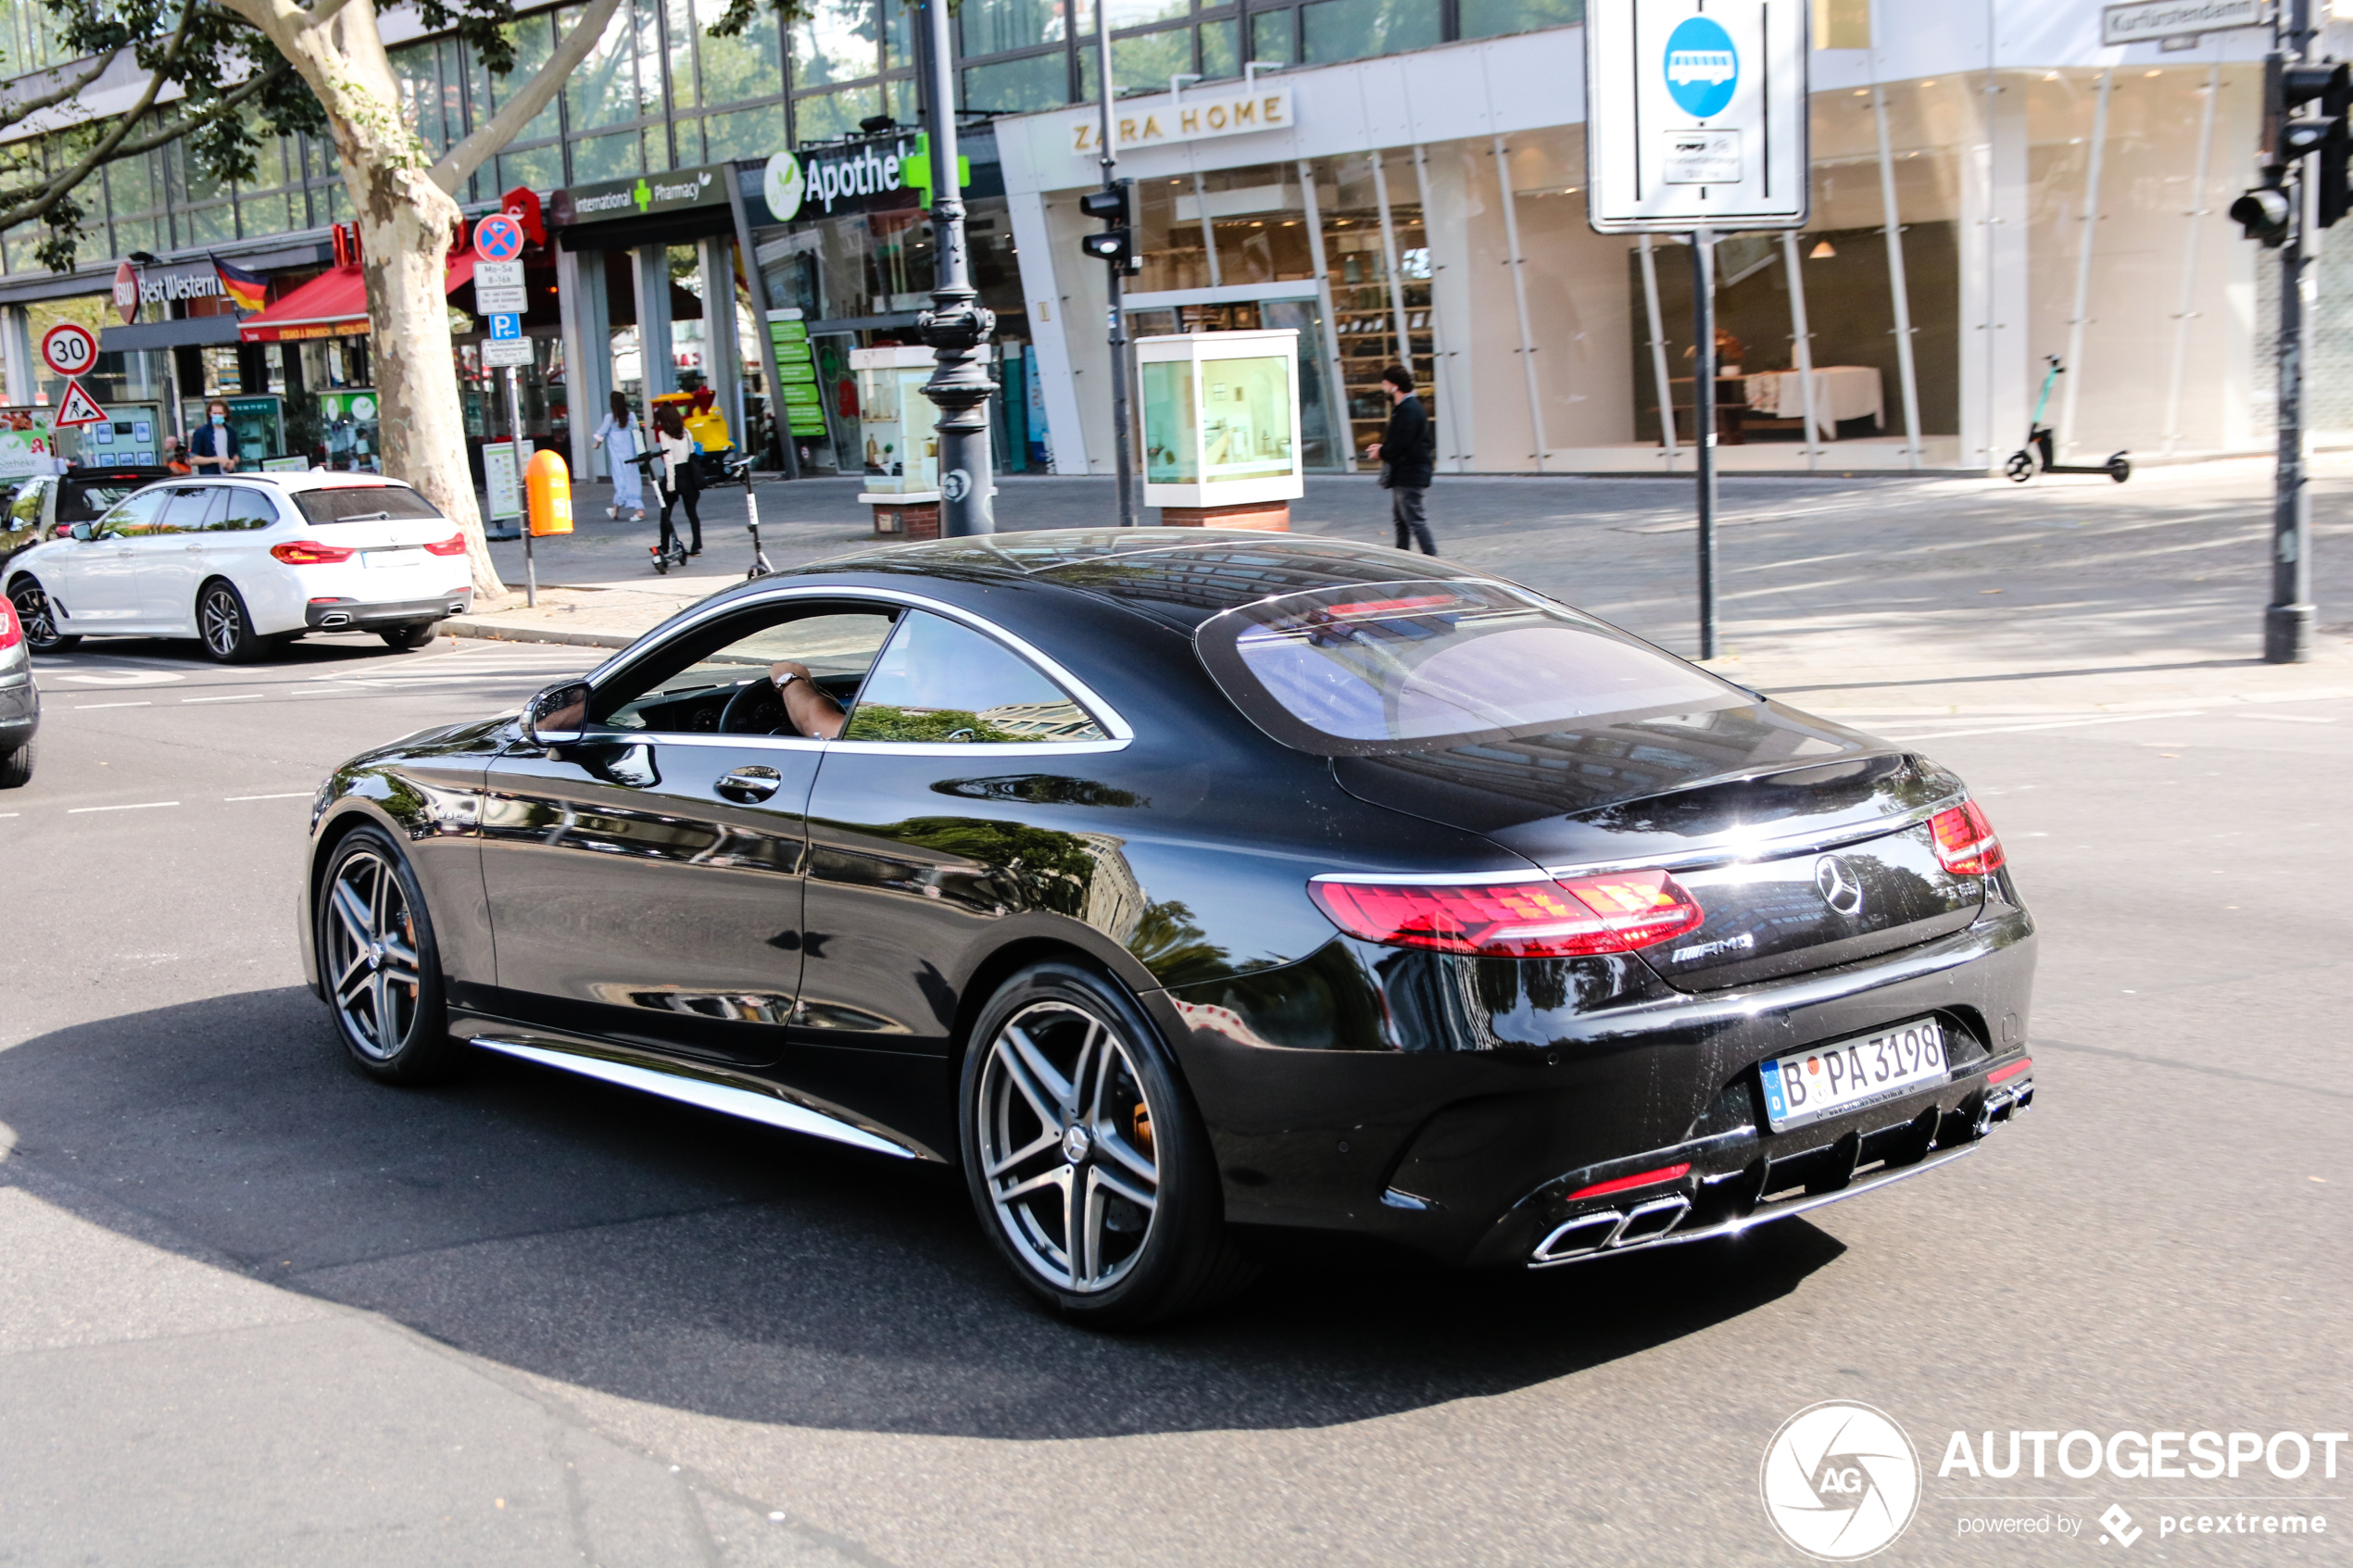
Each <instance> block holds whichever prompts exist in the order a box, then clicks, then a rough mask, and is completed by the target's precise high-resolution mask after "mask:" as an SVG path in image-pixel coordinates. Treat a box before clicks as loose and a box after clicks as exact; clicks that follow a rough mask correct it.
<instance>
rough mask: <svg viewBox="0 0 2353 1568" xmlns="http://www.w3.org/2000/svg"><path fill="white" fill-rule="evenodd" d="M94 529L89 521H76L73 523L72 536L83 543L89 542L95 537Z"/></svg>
mask: <svg viewBox="0 0 2353 1568" xmlns="http://www.w3.org/2000/svg"><path fill="white" fill-rule="evenodd" d="M96 535H97V531H96V529H95V528H94V526H93V525H91V524H89V523H86V522H77V523H75V524H74V525H73V536H74V537H75V538H77V539H79V540H81V541H82V543H83V544H85V545H87V544H88V543H90V541H91V540H92V539H93V538H94V537H96Z"/></svg>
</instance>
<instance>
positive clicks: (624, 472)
mask: <svg viewBox="0 0 2353 1568" xmlns="http://www.w3.org/2000/svg"><path fill="white" fill-rule="evenodd" d="M643 435H644V430H643V427H641V426H640V425H639V424H638V423H637V416H636V415H635V414H633V413H631V412H630V411H629V399H628V398H626V397H623V395H621V394H620V393H618V392H616V393H614V394H613V395H612V412H611V413H610V414H607V415H606V416H605V422H604V423H602V424H600V425H598V427H597V434H596V437H595V439H596V442H597V445H599V446H602V447H603V448H604V449H605V466H606V467H607V468H609V469H610V470H612V505H611V506H610V507H608V508H605V515H606V516H607V517H610V518H618V517H620V516H621V514H622V513H623V512H627V513H629V514H630V518H629V521H632V522H643V521H646V492H645V487H644V485H643V484H642V483H640V481H641V479H642V477H643V475H644V473H645V470H643V469H640V468H639V467H638V466H637V465H636V464H635V463H633V462H631V461H630V460H629V459H630V458H634V457H635V456H636V455H637V454H638V452H639V451H640V450H641V448H640V447H639V445H638V442H639V440H640V439H641V437H642V436H643Z"/></svg>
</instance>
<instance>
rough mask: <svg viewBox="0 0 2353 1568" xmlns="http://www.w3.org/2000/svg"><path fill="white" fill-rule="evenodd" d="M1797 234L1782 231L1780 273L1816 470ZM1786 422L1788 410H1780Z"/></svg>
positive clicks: (1808, 334) (1810, 463)
mask: <svg viewBox="0 0 2353 1568" xmlns="http://www.w3.org/2000/svg"><path fill="white" fill-rule="evenodd" d="M1798 266H1799V263H1798V257H1797V233H1796V231H1794V230H1792V229H1784V230H1782V231H1781V270H1783V271H1785V272H1787V273H1788V274H1789V340H1790V342H1791V344H1792V345H1794V347H1795V351H1796V352H1795V358H1796V360H1797V395H1798V398H1799V407H1801V408H1804V409H1805V411H1806V467H1807V468H1808V469H1811V468H1814V467H1816V466H1817V464H1818V460H1819V458H1820V457H1821V455H1822V448H1821V444H1820V439H1819V433H1818V431H1816V429H1815V428H1814V330H1813V328H1812V327H1810V326H1809V325H1807V324H1806V274H1805V273H1804V272H1802V271H1800V270H1798ZM1781 416H1782V417H1783V418H1784V419H1786V418H1788V416H1789V410H1788V409H1786V408H1784V409H1782V410H1781Z"/></svg>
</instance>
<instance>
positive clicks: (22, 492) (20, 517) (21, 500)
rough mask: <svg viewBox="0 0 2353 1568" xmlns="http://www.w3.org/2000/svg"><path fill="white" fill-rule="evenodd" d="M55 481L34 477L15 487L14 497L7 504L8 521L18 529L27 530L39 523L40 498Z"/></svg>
mask: <svg viewBox="0 0 2353 1568" xmlns="http://www.w3.org/2000/svg"><path fill="white" fill-rule="evenodd" d="M52 483H55V481H53V480H50V479H47V478H40V477H36V478H33V479H28V480H26V481H25V482H24V483H22V484H20V485H19V486H17V493H16V495H14V496H13V497H11V498H10V499H9V502H8V518H9V521H10V522H11V523H12V524H13V525H14V526H15V527H18V528H29V527H31V525H32V524H34V523H36V522H39V521H41V498H42V496H43V495H46V494H47V493H48V489H49V486H50V485H51V484H52Z"/></svg>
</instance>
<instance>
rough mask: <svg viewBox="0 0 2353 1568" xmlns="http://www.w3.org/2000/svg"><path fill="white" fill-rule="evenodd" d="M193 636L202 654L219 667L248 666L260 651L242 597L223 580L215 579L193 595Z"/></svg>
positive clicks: (234, 586)
mask: <svg viewBox="0 0 2353 1568" xmlns="http://www.w3.org/2000/svg"><path fill="white" fill-rule="evenodd" d="M196 635H197V636H198V637H200V638H202V639H203V641H204V651H205V652H206V653H207V654H208V655H209V656H210V657H211V658H212V659H216V660H218V661H219V662H220V663H222V664H245V663H248V662H250V661H251V660H252V659H253V658H254V657H255V656H256V655H257V654H258V653H259V652H260V649H261V639H260V638H258V637H257V636H255V635H254V634H253V617H252V616H250V615H248V614H246V613H245V596H244V595H243V594H240V593H238V592H237V586H236V584H235V583H231V582H229V581H227V580H226V579H224V578H219V577H216V578H214V579H213V580H212V581H211V582H209V583H206V584H205V585H204V589H203V591H202V592H200V593H199V594H197V595H196Z"/></svg>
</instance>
